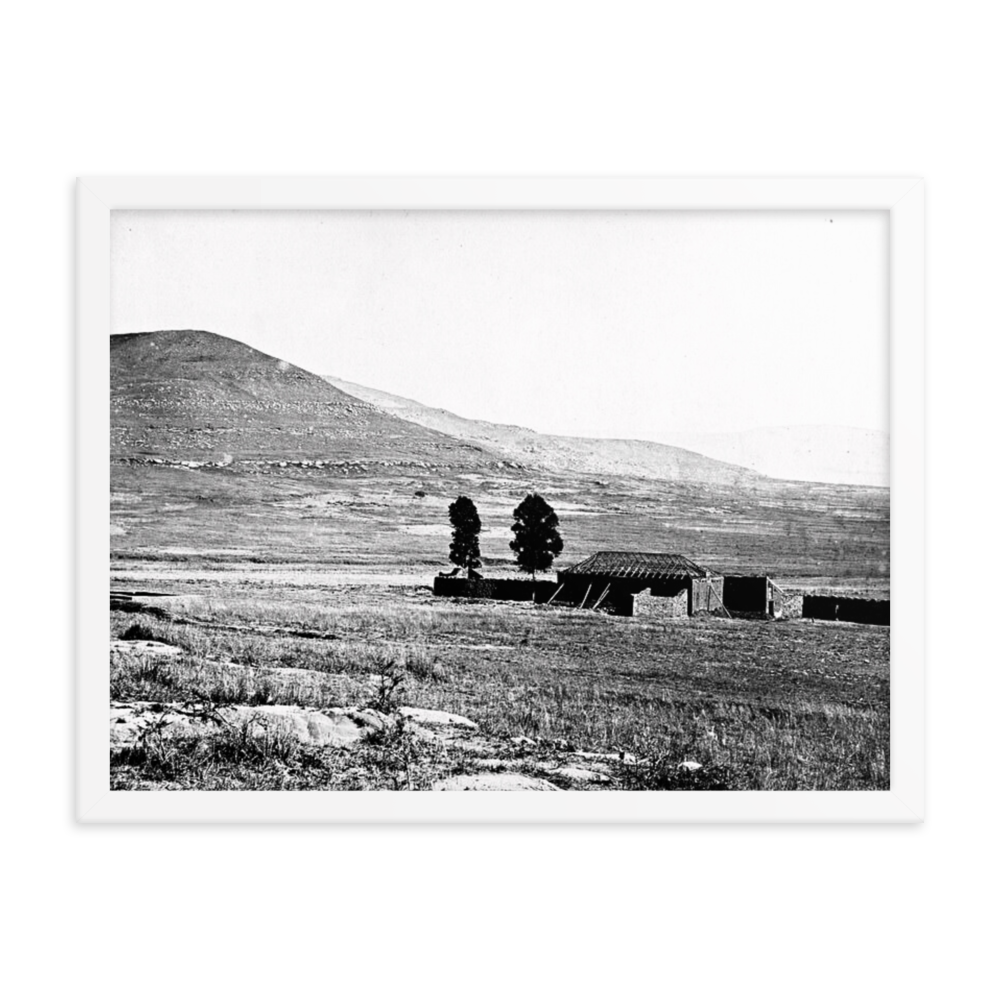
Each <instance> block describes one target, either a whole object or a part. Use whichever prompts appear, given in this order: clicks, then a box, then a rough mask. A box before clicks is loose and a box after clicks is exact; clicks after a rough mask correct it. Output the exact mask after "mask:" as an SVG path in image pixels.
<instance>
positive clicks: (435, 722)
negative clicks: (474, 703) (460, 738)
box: [399, 707, 479, 729]
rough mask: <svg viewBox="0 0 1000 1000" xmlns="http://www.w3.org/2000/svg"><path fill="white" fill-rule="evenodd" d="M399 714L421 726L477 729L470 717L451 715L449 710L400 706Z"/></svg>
mask: <svg viewBox="0 0 1000 1000" xmlns="http://www.w3.org/2000/svg"><path fill="white" fill-rule="evenodd" d="M399 714H400V715H402V716H403V718H405V719H409V720H410V721H411V722H416V723H419V724H420V725H422V726H461V727H462V728H463V729H478V728H479V726H477V725H476V723H475V722H473V721H472V720H471V719H467V718H465V716H464V715H452V713H451V712H439V711H436V710H435V709H433V708H405V707H404V708H401V709H400V710H399Z"/></svg>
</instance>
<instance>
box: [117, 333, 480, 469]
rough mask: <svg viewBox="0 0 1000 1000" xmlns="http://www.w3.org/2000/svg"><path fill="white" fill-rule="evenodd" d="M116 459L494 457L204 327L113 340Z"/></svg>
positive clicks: (471, 462)
mask: <svg viewBox="0 0 1000 1000" xmlns="http://www.w3.org/2000/svg"><path fill="white" fill-rule="evenodd" d="M111 457H112V459H115V458H147V459H148V458H151V457H157V458H160V459H165V460H173V461H183V460H202V461H213V462H217V461H219V460H227V459H229V460H240V459H254V460H261V459H263V460H293V461H294V460H300V461H301V460H317V459H322V460H327V461H331V460H333V461H336V460H356V461H363V462H367V461H389V462H392V463H394V464H395V463H399V462H407V463H415V462H416V463H424V464H427V465H447V466H449V467H455V466H458V467H467V468H476V467H480V466H482V465H483V464H485V463H488V462H490V461H491V460H493V461H495V456H492V455H488V454H486V453H485V452H484V451H483V449H481V448H479V447H477V446H475V445H471V444H466V443H465V442H462V441H456V440H455V439H454V438H451V437H448V436H447V435H444V434H439V433H437V432H435V431H432V430H428V429H426V428H424V427H419V426H417V425H416V424H413V423H408V422H407V421H404V420H400V419H399V418H397V417H394V416H392V415H391V414H388V413H386V412H384V411H383V410H380V409H378V408H377V407H374V406H371V405H370V404H367V403H364V402H362V401H361V400H359V399H357V398H356V397H354V396H350V395H348V394H346V393H343V392H340V391H339V390H338V389H336V388H335V387H334V386H332V385H330V384H329V383H328V382H327V381H325V380H324V379H322V378H321V377H320V376H318V375H314V374H313V373H312V372H307V371H305V370H304V369H302V368H298V367H297V366H295V365H292V364H289V362H287V361H282V360H281V359H279V358H274V357H271V356H270V355H268V354H264V353H263V352H262V351H258V350H256V349H255V348H252V347H249V346H248V345H246V344H244V343H242V342H240V341H238V340H233V339H231V338H229V337H223V336H220V335H219V334H215V333H209V332H206V331H204V330H161V331H156V332H149V333H128V334H118V335H115V336H112V337H111Z"/></svg>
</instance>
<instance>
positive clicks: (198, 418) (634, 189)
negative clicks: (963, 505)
mask: <svg viewBox="0 0 1000 1000" xmlns="http://www.w3.org/2000/svg"><path fill="white" fill-rule="evenodd" d="M923 255H924V189H923V183H922V182H921V181H920V180H919V179H913V178H907V179H896V178H891V179H883V178H880V179H794V180H792V179H775V180H764V179H754V180H734V179H701V180H668V179H649V178H636V179H586V178H572V179H552V178H546V179H530V178H517V179H467V178H457V179H456V178H451V179H426V178H424V179H407V178H379V179H372V178H135V177H131V178H128V177H121V178H113V177H88V178H82V179H81V180H80V181H79V182H78V187H77V281H78V288H77V310H78V311H77V334H78V340H77V359H78V360H77V369H78V383H77V435H78V436H77V547H78V551H77V581H76V584H77V754H78V756H77V785H76V789H77V790H76V796H77V817H78V819H79V820H80V821H81V822H86V823H107V822H139V821H146V822H332V823H358V822H365V823H370V822H432V823H441V822H490V823H523V822H546V823H553V822H559V823H570V822H631V823H637V822H643V823H659V822H703V823H704V822H772V823H773V822H897V823H898V822H902V823H911V822H917V821H920V820H921V819H922V818H923V812H924V760H923V757H924V743H923V739H924V642H923V623H924V551H923V546H924V540H923V539H924V515H923V495H924V473H923V453H924V441H923V406H924V404H923V356H924V331H923V324H924V318H923V280H924V278H923V259H924V258H923ZM109 530H110V536H109V535H108V534H106V532H108V531H109ZM890 535H891V542H892V544H891V558H890ZM109 537H110V546H109V544H108V542H107V541H106V539H107V538H109ZM105 585H109V592H110V593H109V604H105V596H104V595H105V592H104V586H105ZM890 608H891V625H890ZM109 650H110V651H109ZM109 713H110V721H109ZM441 792H475V793H477V794H460V795H456V794H451V795H448V794H439V793H441ZM543 792H547V793H552V794H540V793H543Z"/></svg>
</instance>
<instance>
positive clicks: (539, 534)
mask: <svg viewBox="0 0 1000 1000" xmlns="http://www.w3.org/2000/svg"><path fill="white" fill-rule="evenodd" d="M448 516H449V518H450V519H451V524H452V529H453V530H452V539H451V548H450V550H449V553H448V555H449V558H450V559H451V561H452V562H453V563H454V564H455V565H456V566H457V567H458V568H459V569H464V570H467V571H468V573H469V575H470V576H471V575H472V571H473V570H476V569H478V568H479V567H480V566H481V565H482V560H481V558H480V553H479V532H480V531H481V530H482V522H481V521H480V520H479V512H478V511H477V510H476V505H475V504H474V503H473V502H472V501H471V500H470V499H469V498H468V497H459V498H458V499H457V500H456V501H455V502H454V503H453V504H451V506H449V508H448ZM511 531H513V532H514V540H513V541H512V542H511V543H510V547H511V549H513V551H514V553H515V554H516V555H517V566H518V569H520V570H521V571H522V572H524V573H530V574H531V578H532V579H534V578H535V573H537V572H538V571H539V570H546V569H548V568H549V567H550V566H551V565H552V560H553V559H554V558H555V557H556V556H557V555H559V553H560V552H562V550H563V542H562V538H561V537H560V535H559V516H558V515H557V514H556V512H555V511H554V510H553V509H552V508H551V507H550V506H549V505H548V504H547V503H546V502H545V499H544V498H543V497H541V496H539V494H537V493H529V494H528V495H527V496H526V497H525V498H524V499H523V500H522V501H521V502H520V503H519V504H518V505H517V507H515V508H514V523H513V524H512V525H511Z"/></svg>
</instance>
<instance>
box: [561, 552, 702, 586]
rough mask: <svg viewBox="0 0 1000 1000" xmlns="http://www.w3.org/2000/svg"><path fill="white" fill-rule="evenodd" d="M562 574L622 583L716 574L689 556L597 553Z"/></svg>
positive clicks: (655, 553)
mask: <svg viewBox="0 0 1000 1000" xmlns="http://www.w3.org/2000/svg"><path fill="white" fill-rule="evenodd" d="M562 572H563V573H567V574H580V575H586V576H610V577H614V578H616V579H622V580H668V579H673V580H676V579H678V578H679V577H683V578H686V577H690V576H694V577H706V576H711V575H712V574H710V573H709V571H708V570H706V569H704V568H703V567H701V566H699V565H698V564H697V563H693V562H691V560H690V559H688V558H687V557H686V556H680V555H675V554H674V553H670V552H595V553H594V554H593V555H592V556H590V558H589V559H584V560H583V562H579V563H577V564H576V565H575V566H570V567H569V568H568V569H564V570H563V571H562Z"/></svg>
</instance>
